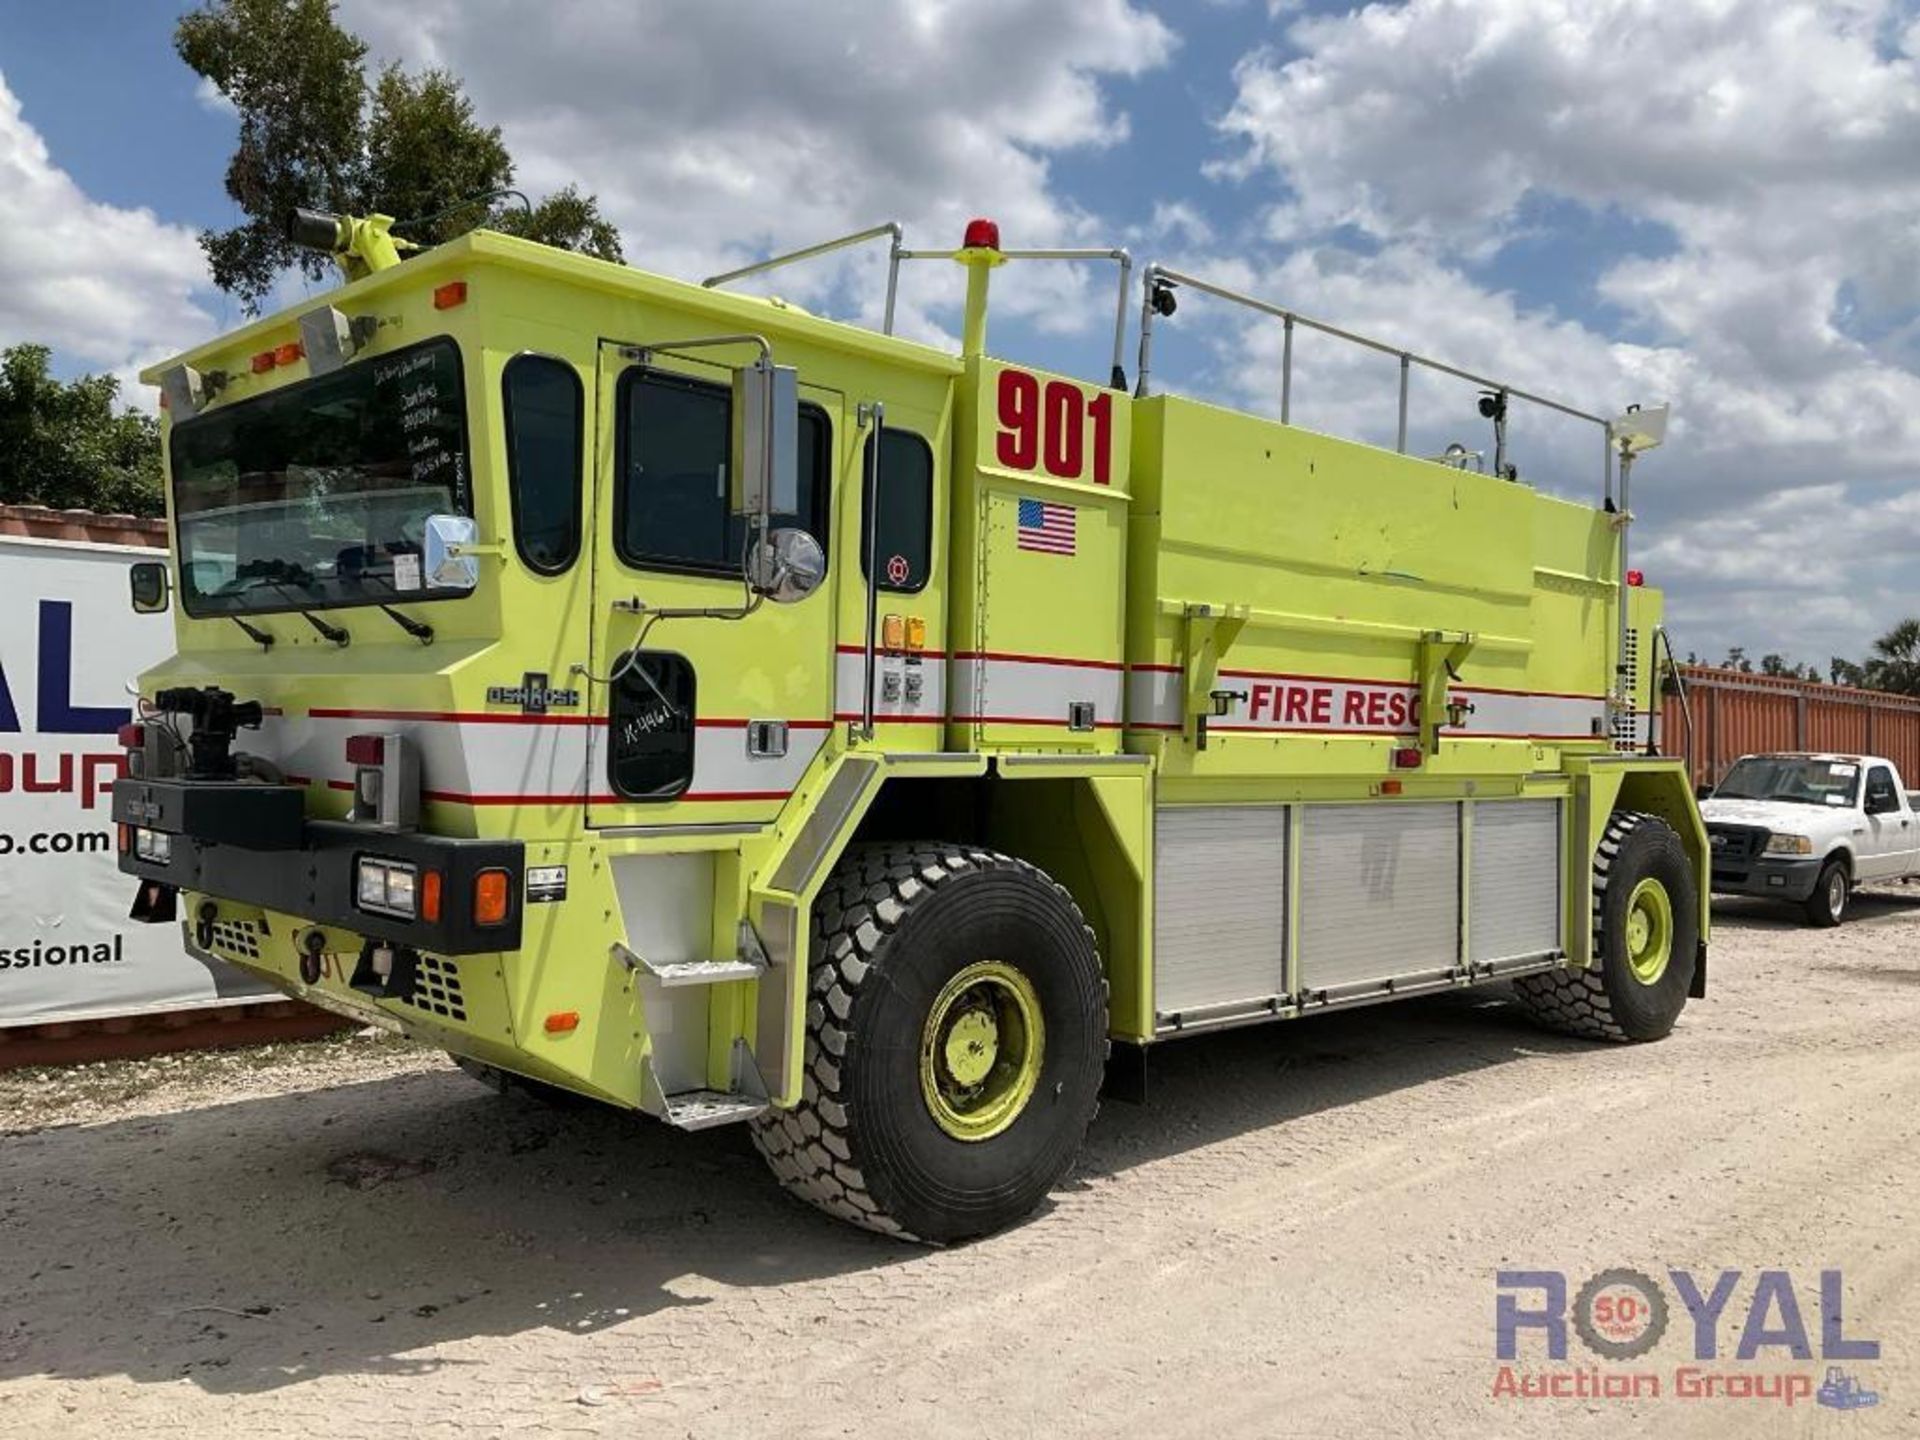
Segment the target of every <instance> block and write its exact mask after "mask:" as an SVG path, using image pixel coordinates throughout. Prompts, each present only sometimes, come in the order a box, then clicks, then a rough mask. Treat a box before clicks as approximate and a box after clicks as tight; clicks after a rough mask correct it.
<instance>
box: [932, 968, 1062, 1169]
mask: <svg viewBox="0 0 1920 1440" xmlns="http://www.w3.org/2000/svg"><path fill="white" fill-rule="evenodd" d="M1046 1036H1047V1031H1046V1023H1045V1021H1043V1020H1042V1019H1041V1018H1040V997H1039V996H1038V995H1036V994H1035V993H1034V989H1033V983H1032V982H1031V981H1030V980H1028V979H1027V977H1026V976H1025V975H1022V974H1021V973H1020V972H1019V971H1018V970H1016V969H1014V968H1013V966H1011V965H1006V964H1002V963H1001V962H1000V961H998V960H982V961H979V962H978V963H976V964H973V965H969V966H967V968H966V969H964V970H962V971H961V972H960V973H959V974H958V975H955V976H954V977H953V978H952V979H951V980H949V981H948V982H947V983H946V986H945V988H944V989H942V990H941V992H940V994H939V995H938V996H937V997H936V998H935V999H934V1002H933V1008H932V1009H931V1010H930V1011H928V1012H927V1024H926V1028H925V1030H924V1031H923V1032H922V1033H921V1038H920V1091H921V1093H922V1094H923V1095H924V1096H925V1097H926V1101H927V1109H928V1111H929V1112H930V1113H931V1114H932V1115H933V1119H934V1123H935V1124H936V1125H938V1126H939V1127H940V1128H941V1129H942V1130H944V1131H945V1132H946V1133H947V1134H949V1135H951V1136H952V1137H953V1138H954V1139H956V1140H987V1139H991V1138H992V1137H993V1136H995V1135H998V1134H999V1133H1000V1132H1001V1131H1003V1130H1005V1129H1006V1128H1007V1127H1008V1126H1009V1125H1011V1124H1013V1122H1014V1121H1015V1120H1017V1119H1019V1118H1020V1112H1021V1111H1023V1110H1024V1109H1026V1108H1027V1102H1028V1101H1029V1100H1031V1099H1032V1098H1033V1092H1034V1089H1035V1087H1036V1086H1037V1085H1038V1084H1039V1083H1040V1062H1041V1059H1042V1057H1043V1056H1044V1054H1045V1053H1046Z"/></svg>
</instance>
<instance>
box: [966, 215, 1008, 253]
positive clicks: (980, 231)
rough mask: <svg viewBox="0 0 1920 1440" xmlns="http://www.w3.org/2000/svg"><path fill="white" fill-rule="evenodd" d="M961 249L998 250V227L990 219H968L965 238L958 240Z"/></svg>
mask: <svg viewBox="0 0 1920 1440" xmlns="http://www.w3.org/2000/svg"><path fill="white" fill-rule="evenodd" d="M960 248H961V249H962V250H998V249H999V248H1000V227H999V226H998V225H996V224H994V223H993V221H991V220H969V221H968V222H967V234H966V238H965V239H964V240H962V241H961V242H960Z"/></svg>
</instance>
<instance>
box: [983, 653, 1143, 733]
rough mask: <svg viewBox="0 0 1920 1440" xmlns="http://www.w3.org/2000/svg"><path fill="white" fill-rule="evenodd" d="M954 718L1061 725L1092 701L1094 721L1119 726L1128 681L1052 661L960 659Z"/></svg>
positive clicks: (1120, 676) (1099, 669) (1118, 674)
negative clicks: (1077, 706)
mask: <svg viewBox="0 0 1920 1440" xmlns="http://www.w3.org/2000/svg"><path fill="white" fill-rule="evenodd" d="M953 670H954V676H953V684H954V701H953V711H954V714H953V718H954V719H955V720H961V721H974V720H980V719H985V720H987V721H994V720H1016V721H1032V722H1034V723H1036V724H1042V725H1065V724H1066V723H1067V718H1068V717H1067V710H1068V707H1069V706H1070V705H1073V704H1076V703H1081V702H1091V703H1092V705H1093V716H1094V722H1095V723H1096V724H1099V725H1117V724H1118V723H1119V722H1120V703H1121V695H1122V692H1123V690H1124V688H1125V684H1126V677H1125V676H1124V675H1123V674H1122V673H1121V671H1120V670H1118V669H1106V668H1103V667H1096V666H1092V665H1063V664H1060V663H1058V662H1057V661H1051V660H1005V659H999V658H993V659H978V658H974V659H959V660H955V661H954V662H953Z"/></svg>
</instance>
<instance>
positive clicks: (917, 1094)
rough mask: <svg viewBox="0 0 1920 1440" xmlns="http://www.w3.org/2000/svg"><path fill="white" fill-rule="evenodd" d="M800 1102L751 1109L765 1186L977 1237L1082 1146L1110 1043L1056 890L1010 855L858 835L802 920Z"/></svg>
mask: <svg viewBox="0 0 1920 1440" xmlns="http://www.w3.org/2000/svg"><path fill="white" fill-rule="evenodd" d="M813 924H814V930H813V961H812V966H811V970H810V972H809V986H810V992H811V993H810V998H809V1002H808V1005H807V1046H806V1080H805V1089H804V1092H803V1093H802V1096H801V1099H800V1103H799V1104H798V1105H796V1106H794V1108H793V1109H791V1110H784V1111H782V1110H776V1111H772V1112H769V1113H768V1114H766V1115H764V1116H762V1117H760V1118H759V1119H758V1120H756V1121H755V1122H754V1125H753V1135H754V1141H755V1143H756V1144H757V1145H758V1146H759V1148H760V1151H761V1153H762V1154H763V1155H764V1156H765V1157H766V1159H767V1163H768V1164H769V1165H770V1166H771V1167H772V1169H773V1172H774V1174H775V1175H776V1176H778V1177H779V1179H780V1183H781V1184H782V1185H784V1186H785V1187H786V1188H787V1189H788V1190H790V1191H792V1192H793V1193H794V1194H796V1195H798V1196H799V1197H800V1198H801V1199H803V1200H806V1201H807V1202H808V1203H810V1204H812V1205H815V1206H818V1207H819V1208H820V1209H822V1210H824V1211H826V1212H827V1213H828V1214H829V1215H833V1216H835V1217H837V1218H839V1219H842V1220H848V1221H851V1222H852V1223H853V1224H855V1225H860V1226H864V1227H865V1228H867V1229H869V1230H877V1231H880V1232H882V1233H885V1234H891V1235H898V1236H901V1237H902V1238H905V1239H912V1240H921V1241H926V1242H930V1243H934V1244H943V1243H947V1242H950V1241H956V1240H965V1239H969V1238H971V1237H973V1236H976V1235H984V1234H987V1233H988V1232H990V1231H993V1230H997V1229H999V1228H1001V1227H1002V1226H1004V1225H1007V1224H1010V1223H1012V1222H1013V1221H1015V1220H1018V1219H1020V1218H1021V1217H1022V1216H1024V1215H1026V1214H1027V1213H1028V1212H1029V1211H1031V1210H1032V1209H1033V1208H1034V1207H1035V1206H1036V1205H1038V1204H1039V1203H1040V1201H1041V1200H1042V1199H1043V1198H1045V1196H1046V1194H1047V1192H1048V1191H1049V1190H1051V1189H1052V1188H1053V1186H1054V1185H1055V1184H1056V1183H1058V1181H1059V1179H1060V1177H1061V1176H1062V1175H1063V1174H1065V1173H1066V1170H1067V1167H1068V1166H1069V1165H1071V1164H1072V1162H1073V1158H1074V1156H1075V1155H1076V1154H1077V1153H1078V1152H1079V1149H1080V1144H1081V1141H1082V1139H1083V1138H1084V1137H1085V1135H1086V1130H1087V1125H1088V1123H1089V1122H1090V1121H1091V1120H1092V1118H1093V1114H1094V1111H1095V1109H1096V1108H1097V1106H1098V1100H1099V1092H1100V1082H1101V1077H1102V1073H1103V1070H1104V1066H1105V1062H1106V1054H1107V987H1106V981H1105V978H1104V977H1103V975H1102V973H1101V969H1100V958H1099V955H1098V953H1097V951H1096V950H1095V947H1094V939H1093V932H1092V931H1091V930H1090V929H1089V928H1088V927H1087V923H1086V920H1085V919H1084V918H1083V917H1082V916H1081V914H1080V910H1079V907H1078V906H1076V905H1075V904H1074V903H1073V899H1072V897H1071V896H1069V895H1068V894H1067V892H1066V891H1065V890H1063V889H1062V888H1061V887H1060V886H1058V885H1056V884H1055V883H1054V882H1053V881H1052V880H1051V879H1050V878H1048V876H1047V875H1046V874H1044V873H1043V872H1042V871H1040V870H1038V869H1036V868H1034V867H1033V866H1031V865H1029V864H1027V863H1026V862H1025V861H1021V860H1016V859H1013V858H1012V857H1011V856H1007V855H1000V854H996V853H994V852H993V851H989V850H980V849H975V848H972V847H966V846H957V845H941V844H912V845H885V846H874V847H870V848H863V849H860V850H857V851H855V852H853V853H852V854H850V855H849V856H848V857H847V858H846V859H845V860H843V861H842V862H841V863H840V866H839V868H838V869H837V870H836V871H835V872H834V875H833V877H832V878H831V879H830V880H829V881H828V882H827V886H826V889H825V890H824V891H823V892H822V894H821V897H820V901H819V903H818V904H817V905H816V906H815V907H814V915H813Z"/></svg>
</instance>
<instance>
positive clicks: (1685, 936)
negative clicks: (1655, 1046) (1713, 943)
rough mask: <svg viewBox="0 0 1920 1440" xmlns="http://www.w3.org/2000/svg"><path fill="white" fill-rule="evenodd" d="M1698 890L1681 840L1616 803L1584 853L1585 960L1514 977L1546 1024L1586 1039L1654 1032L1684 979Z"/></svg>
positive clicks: (1694, 955)
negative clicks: (1588, 869) (1588, 927)
mask: <svg viewBox="0 0 1920 1440" xmlns="http://www.w3.org/2000/svg"><path fill="white" fill-rule="evenodd" d="M1699 939H1700V891H1699V887H1698V885H1697V884H1696V883H1695V880H1694V874H1693V866H1692V864H1691V863H1690V862H1689V861H1688V859H1687V852H1686V847H1685V846H1683V845H1682V844H1681V843H1680V837H1679V836H1678V835H1677V834H1675V833H1674V831H1673V827H1671V826H1670V825H1668V824H1667V823H1666V822H1665V821H1664V820H1661V819H1658V818H1657V817H1655V816H1652V815H1640V814H1636V813H1634V812H1632V811H1626V810H1622V811H1616V812H1615V813H1614V815H1613V816H1612V817H1611V818H1610V819H1609V820H1608V821H1607V829H1606V833H1605V834H1604V835H1603V836H1601V839H1600V847H1599V849H1598V850H1596V851H1595V852H1594V857H1593V954H1594V963H1593V964H1592V965H1591V966H1589V967H1588V968H1587V969H1585V970H1564V969H1563V970H1552V971H1548V972H1547V973H1546V974H1543V975H1526V976H1522V977H1521V978H1520V979H1518V980H1516V981H1514V992H1515V994H1517V995H1518V997H1519V999H1520V1003H1521V1004H1522V1005H1524V1006H1525V1007H1526V1008H1527V1010H1528V1011H1529V1013H1531V1014H1532V1016H1533V1018H1534V1019H1535V1020H1538V1021H1539V1022H1540V1023H1541V1024H1543V1025H1546V1026H1547V1027H1548V1028H1549V1029H1554V1030H1560V1031H1564V1032H1565V1033H1567V1034H1569V1035H1580V1036H1584V1037H1587V1038H1589V1039H1595V1040H1621V1041H1628V1040H1658V1039H1660V1038H1661V1037H1663V1036H1665V1035H1666V1034H1667V1033H1668V1032H1669V1031H1671V1030H1672V1029H1673V1026H1674V1022H1675V1021H1676V1020H1678V1019H1679V1018H1680V1012H1681V1011H1682V1010H1683V1009H1685V1008H1686V1004H1687V991H1688V990H1689V989H1690V988H1692V985H1693V972H1694V966H1695V964H1696V963H1697V959H1698V949H1699Z"/></svg>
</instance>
